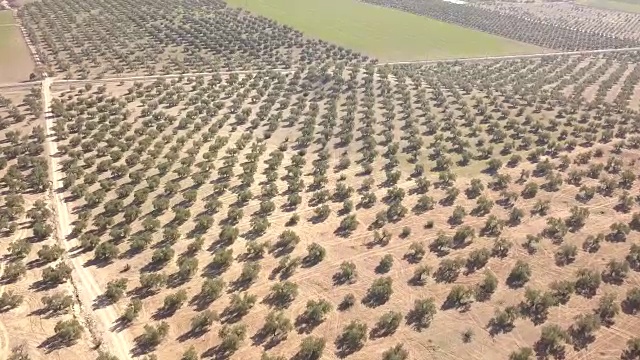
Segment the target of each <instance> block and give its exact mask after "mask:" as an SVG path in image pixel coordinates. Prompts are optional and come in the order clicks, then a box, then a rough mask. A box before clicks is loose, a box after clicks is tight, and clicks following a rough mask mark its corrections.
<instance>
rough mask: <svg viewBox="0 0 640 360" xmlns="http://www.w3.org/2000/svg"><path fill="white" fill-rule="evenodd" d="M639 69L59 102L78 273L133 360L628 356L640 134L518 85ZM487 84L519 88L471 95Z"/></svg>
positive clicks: (535, 69)
mask: <svg viewBox="0 0 640 360" xmlns="http://www.w3.org/2000/svg"><path fill="white" fill-rule="evenodd" d="M628 56H629V55H628ZM634 56H637V55H634ZM624 60H625V58H624V56H620V55H619V56H617V57H611V58H607V57H593V58H590V57H571V58H563V57H560V58H552V59H550V60H549V59H547V60H545V61H539V60H531V61H514V62H513V63H509V62H507V63H501V62H493V63H492V62H489V63H484V64H482V65H481V64H476V65H464V66H457V65H434V66H402V67H378V68H375V67H373V66H372V65H367V64H355V63H354V64H349V65H344V64H341V63H338V65H331V64H326V65H321V66H319V67H315V66H313V67H305V68H299V69H296V70H295V71H291V72H272V71H266V72H258V73H255V74H242V75H225V76H219V75H216V76H206V77H186V76H185V77H182V78H177V79H173V80H166V81H162V80H160V81H156V82H147V83H131V82H126V83H124V84H122V85H120V84H109V85H107V86H98V85H97V84H96V85H93V86H89V85H87V86H86V87H78V88H75V89H68V86H66V87H63V88H58V90H57V92H56V93H57V100H55V101H54V104H53V111H54V113H55V114H56V119H57V120H56V125H55V131H56V133H57V139H56V141H57V142H58V146H59V150H60V151H61V154H60V156H61V164H62V166H63V169H62V171H63V172H64V173H65V176H66V177H65V180H64V183H65V188H66V190H65V191H66V194H67V196H68V201H69V202H71V204H73V205H72V207H73V213H74V218H75V219H76V222H75V225H74V226H75V230H74V231H73V234H74V239H75V240H73V241H74V242H77V244H78V250H77V253H76V252H74V253H72V254H71V256H74V257H75V256H78V257H80V258H81V259H83V261H86V265H87V266H88V267H89V268H90V269H91V271H92V272H93V273H94V275H95V278H96V280H97V281H98V282H99V285H100V287H102V288H103V289H110V290H108V291H107V293H105V298H104V299H97V300H96V301H99V303H100V304H103V303H106V304H110V303H115V308H116V309H118V311H119V312H120V313H121V314H123V318H122V319H121V322H120V325H119V326H120V327H121V328H122V329H123V330H122V331H123V332H128V334H129V336H130V337H131V338H135V339H136V341H135V348H134V349H133V353H134V354H144V353H147V352H155V353H156V354H158V356H159V358H176V357H178V356H180V355H181V354H182V353H184V352H185V351H191V350H189V349H192V348H193V351H194V352H195V353H196V354H200V355H202V357H204V358H208V357H231V358H237V359H240V358H257V357H259V356H261V355H260V354H261V353H262V352H263V351H267V353H268V354H270V355H269V356H280V355H282V356H284V358H290V357H292V356H294V357H295V356H297V358H303V359H307V358H319V357H320V355H318V354H323V355H322V356H324V357H328V358H333V357H343V356H347V357H349V358H353V359H370V358H371V356H372V355H371V354H377V355H376V357H383V358H385V359H390V358H391V355H390V354H391V352H388V353H386V355H382V353H383V352H385V351H386V350H387V349H392V348H393V347H394V346H395V345H396V344H401V347H400V348H395V350H389V351H393V352H395V353H404V352H407V353H408V354H409V355H408V356H410V357H411V358H424V357H425V356H426V357H438V358H440V357H442V358H445V357H456V358H472V357H476V356H480V354H486V351H487V350H486V349H487V347H489V348H490V349H491V351H490V353H491V354H494V356H495V358H497V359H498V358H506V357H509V356H510V354H511V353H512V352H519V354H520V356H524V357H515V358H523V359H526V358H528V357H526V356H525V355H522V354H524V353H525V352H526V351H529V350H527V349H529V348H531V349H533V350H531V351H533V352H535V353H537V354H539V355H542V354H550V355H552V356H559V354H564V355H565V356H566V357H567V358H584V357H589V356H598V357H599V358H611V359H613V358H619V357H620V355H621V354H622V352H623V350H624V349H625V348H626V347H627V344H626V343H627V341H628V340H629V339H631V338H632V336H633V334H634V333H636V332H637V329H636V327H635V326H636V325H634V318H635V317H634V315H633V314H634V313H635V311H636V309H637V307H638V306H639V305H640V304H639V303H638V299H637V297H638V289H637V288H636V287H637V286H638V282H637V281H638V274H637V273H636V270H637V269H638V260H637V259H638V252H639V250H638V247H637V245H634V243H635V242H636V241H637V237H638V232H637V229H638V225H637V219H638V216H640V215H638V214H637V204H636V202H637V199H636V196H635V195H634V194H635V193H636V192H637V187H638V186H637V181H636V180H635V179H636V177H637V175H638V170H637V167H636V166H635V165H634V164H636V161H637V159H638V151H637V147H638V146H640V145H639V144H640V137H638V136H637V135H632V134H633V132H632V131H631V132H630V130H631V129H633V128H634V127H636V126H638V115H637V112H635V111H633V110H623V109H618V108H615V107H610V106H604V105H602V104H601V103H598V102H597V101H595V100H594V101H591V102H589V103H587V102H586V101H580V100H579V99H580V98H579V97H573V98H571V99H569V100H568V99H567V98H565V97H563V96H560V95H559V94H558V92H557V91H551V90H549V93H547V92H546V91H538V92H536V91H535V89H529V88H517V90H516V92H515V93H514V89H516V88H515V84H516V82H515V81H514V82H512V83H509V82H508V81H509V80H510V79H509V78H508V77H505V76H504V75H502V72H503V71H504V72H505V73H506V72H508V73H509V74H512V76H513V78H514V79H513V80H515V79H516V78H520V79H525V78H528V80H527V81H524V80H523V82H524V83H527V84H528V83H534V84H538V83H541V84H545V85H543V87H544V86H546V85H551V84H554V83H556V82H558V81H560V82H561V81H562V79H564V78H566V79H571V76H572V74H573V73H571V72H566V73H563V70H562V69H563V68H564V67H565V66H566V67H567V68H568V69H571V70H575V71H576V72H578V71H579V68H586V70H585V71H587V72H588V73H590V74H599V73H598V72H597V71H598V70H597V64H599V63H601V62H607V61H610V62H613V63H615V64H617V67H616V68H620V67H622V66H624V65H622V63H623V62H624ZM626 60H627V61H629V60H631V57H629V58H626ZM591 62H594V63H595V64H596V65H595V69H594V66H593V65H590V64H591ZM574 63H577V64H579V65H577V66H573V67H571V65H572V64H574ZM547 67H548V68H547ZM576 69H578V70H576ZM447 70H448V71H447ZM490 71H493V72H495V74H496V75H495V76H496V77H497V78H498V77H500V76H501V75H502V76H503V78H504V79H505V83H504V84H500V83H499V82H498V81H495V82H494V85H495V88H494V89H493V90H491V89H486V90H484V89H483V86H482V81H478V82H473V81H471V80H467V78H465V76H468V77H469V79H474V78H476V79H479V80H480V79H481V80H486V81H487V82H491V79H490V78H487V77H486V74H484V72H490ZM613 72H615V70H613ZM624 73H626V71H624ZM551 74H557V76H558V77H557V78H554V77H553V75H551ZM392 75H393V76H392ZM549 76H551V79H554V80H550V79H549ZM598 79H599V77H597V78H596V81H595V82H593V83H594V84H596V85H594V86H596V87H598V86H600V85H598V84H600V83H599V82H598V81H599V80H598ZM601 83H609V84H611V85H608V86H604V85H603V87H604V88H607V89H609V90H606V91H605V90H601V91H596V93H598V94H599V93H601V92H604V93H605V94H606V95H605V97H607V96H610V95H609V93H610V92H615V93H617V94H620V93H623V91H622V90H620V89H619V88H617V87H616V86H615V83H616V82H608V81H606V80H603V81H602V82H601ZM578 84H580V83H578ZM585 84H586V83H585ZM576 86H577V87H576V88H574V92H575V93H578V92H580V93H581V94H583V95H584V96H587V95H586V94H588V93H589V86H586V87H585V88H583V90H582V91H580V88H579V86H580V85H576ZM503 90H504V91H506V92H505V93H503V92H502V91H503ZM507 90H509V91H507ZM505 94H509V95H506V96H505ZM611 96H613V97H624V96H623V95H611ZM563 99H564V100H563ZM562 101H564V102H565V103H564V105H563V103H562ZM623 113H624V114H623ZM614 119H616V120H614ZM634 289H635V290H634ZM98 306H103V305H98ZM321 339H322V340H321ZM296 354H297V355H296ZM313 354H316V355H315V356H316V357H314V355H313ZM425 354H426V355H425ZM484 356H485V358H486V355H484ZM513 356H515V355H513ZM265 358H267V356H266V355H265ZM400 358H403V357H400Z"/></svg>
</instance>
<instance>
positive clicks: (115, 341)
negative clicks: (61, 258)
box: [42, 78, 131, 360]
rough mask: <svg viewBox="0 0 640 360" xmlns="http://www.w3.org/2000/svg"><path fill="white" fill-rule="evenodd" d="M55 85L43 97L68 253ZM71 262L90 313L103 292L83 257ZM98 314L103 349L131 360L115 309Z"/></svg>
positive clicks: (55, 195)
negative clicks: (53, 108)
mask: <svg viewBox="0 0 640 360" xmlns="http://www.w3.org/2000/svg"><path fill="white" fill-rule="evenodd" d="M51 83H52V79H50V78H45V79H44V80H43V81H42V97H43V102H44V106H45V109H44V114H45V122H46V135H47V137H46V139H47V141H46V144H47V148H48V152H49V159H50V163H49V166H50V171H51V181H52V183H53V196H52V198H53V202H54V209H55V212H56V215H57V217H58V219H57V220H58V224H57V225H58V229H57V230H58V231H57V234H58V236H59V237H60V239H61V242H62V243H63V244H64V247H65V249H66V250H67V252H69V250H70V249H71V248H72V247H73V246H72V244H71V243H70V241H68V240H67V236H68V235H69V234H70V233H71V219H70V216H69V208H68V206H67V204H66V202H65V201H64V194H62V193H58V192H57V191H56V190H57V189H60V188H61V187H62V176H63V174H62V173H61V171H60V170H59V164H58V159H57V157H56V156H54V155H55V154H56V153H57V152H58V146H57V144H56V142H55V141H53V136H54V132H53V119H52V114H51V100H52V95H51ZM69 262H70V263H71V265H72V266H73V269H74V272H73V276H74V282H75V284H76V286H77V289H76V291H77V292H78V297H79V299H80V302H81V303H80V306H81V307H83V308H84V309H85V310H89V309H91V307H92V304H93V301H94V299H96V298H97V297H98V296H100V295H102V293H103V291H102V290H101V289H100V286H99V285H98V283H97V282H96V280H95V279H94V278H93V275H92V274H91V272H90V271H89V270H88V269H87V268H85V267H84V266H83V264H82V262H83V260H82V259H81V257H79V256H78V257H73V258H70V259H69ZM90 312H91V313H92V314H95V317H96V319H97V323H96V324H95V325H96V326H97V327H98V328H99V330H98V331H99V332H100V334H102V335H103V336H102V341H103V343H102V345H101V346H102V347H103V348H104V349H105V350H107V351H109V352H110V353H111V354H113V355H115V356H117V357H118V359H120V360H127V359H131V355H130V354H129V350H130V349H131V345H130V344H131V343H130V341H129V339H128V337H127V332H126V330H123V331H122V332H115V331H111V330H110V329H111V327H112V325H113V324H114V322H115V321H116V320H117V319H118V317H119V315H118V313H117V312H116V311H115V309H114V307H113V306H106V307H104V308H102V309H97V310H93V311H90Z"/></svg>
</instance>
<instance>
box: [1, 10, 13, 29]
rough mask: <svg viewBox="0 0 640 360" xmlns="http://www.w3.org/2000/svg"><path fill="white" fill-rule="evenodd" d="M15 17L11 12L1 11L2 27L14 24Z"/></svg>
mask: <svg viewBox="0 0 640 360" xmlns="http://www.w3.org/2000/svg"><path fill="white" fill-rule="evenodd" d="M13 23H14V21H13V15H12V14H11V10H2V11H0V25H7V24H13Z"/></svg>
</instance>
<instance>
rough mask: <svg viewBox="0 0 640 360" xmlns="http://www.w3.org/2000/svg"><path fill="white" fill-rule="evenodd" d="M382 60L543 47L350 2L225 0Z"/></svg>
mask: <svg viewBox="0 0 640 360" xmlns="http://www.w3.org/2000/svg"><path fill="white" fill-rule="evenodd" d="M227 2H228V3H229V4H230V5H231V6H238V7H242V8H245V9H247V10H249V11H251V12H253V13H256V14H259V15H263V16H266V17H269V18H271V19H274V20H276V21H278V22H280V23H282V24H286V25H289V26H292V27H294V28H296V29H297V30H300V31H302V32H304V33H305V34H307V35H308V36H311V37H316V38H320V39H323V40H326V41H329V42H332V43H335V44H339V45H342V46H345V47H348V48H351V49H354V50H358V51H360V52H362V53H365V54H368V55H371V56H375V57H376V58H378V59H380V60H383V61H402V60H418V59H445V58H457V57H478V56H491V55H493V56H495V55H513V54H525V53H537V52H542V51H544V50H543V49H541V48H539V47H537V46H533V45H529V44H524V43H520V42H517V41H513V40H509V39H504V38H501V37H498V36H493V35H489V34H485V33H482V32H479V31H475V30H470V29H466V28H463V27H460V26H456V25H451V24H447V23H444V22H440V21H436V20H433V19H429V18H426V17H422V16H417V15H413V14H408V13H405V12H401V11H397V10H392V9H386V8H381V7H377V6H372V5H367V4H363V3H359V2H357V1H355V0H227Z"/></svg>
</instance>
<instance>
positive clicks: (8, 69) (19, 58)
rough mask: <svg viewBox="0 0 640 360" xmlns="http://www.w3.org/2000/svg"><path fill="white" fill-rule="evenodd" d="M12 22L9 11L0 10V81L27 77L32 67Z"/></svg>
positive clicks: (22, 41) (20, 79) (27, 52)
mask: <svg viewBox="0 0 640 360" xmlns="http://www.w3.org/2000/svg"><path fill="white" fill-rule="evenodd" d="M13 24H14V20H13V16H12V15H11V12H10V11H0V83H11V82H16V81H22V80H25V79H28V78H29V74H30V73H31V72H32V71H33V67H34V65H33V61H32V60H31V56H30V55H29V50H28V48H27V46H26V45H25V43H24V40H23V39H22V36H21V35H20V31H19V30H18V28H17V27H16V26H13Z"/></svg>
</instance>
